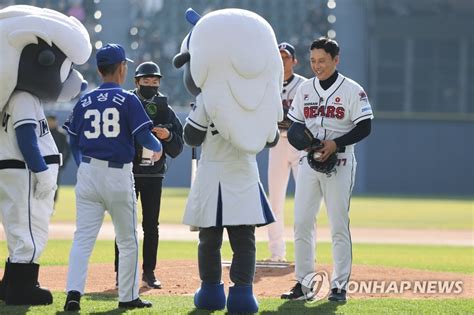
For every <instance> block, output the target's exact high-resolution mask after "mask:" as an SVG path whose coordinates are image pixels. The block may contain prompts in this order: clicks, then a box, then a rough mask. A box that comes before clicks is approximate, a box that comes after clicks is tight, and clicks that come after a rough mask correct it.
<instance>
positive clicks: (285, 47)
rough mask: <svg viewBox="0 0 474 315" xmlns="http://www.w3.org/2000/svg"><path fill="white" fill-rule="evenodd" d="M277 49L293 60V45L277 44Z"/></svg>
mask: <svg viewBox="0 0 474 315" xmlns="http://www.w3.org/2000/svg"><path fill="white" fill-rule="evenodd" d="M278 49H279V50H280V51H284V52H286V53H288V54H289V55H290V56H291V57H293V58H295V47H293V45H291V44H289V43H287V42H283V43H280V44H278Z"/></svg>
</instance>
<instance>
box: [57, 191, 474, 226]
mask: <svg viewBox="0 0 474 315" xmlns="http://www.w3.org/2000/svg"><path fill="white" fill-rule="evenodd" d="M187 194H188V189H185V188H165V189H164V190H163V197H162V206H161V213H160V222H161V223H176V224H179V223H181V220H182V217H183V212H184V207H185V204H186V198H187ZM350 211H351V214H350V215H351V226H352V227H367V228H399V229H441V230H472V229H473V227H474V200H472V199H463V200H457V199H435V198H433V199H423V198H396V197H384V198H382V197H357V196H355V197H353V198H352V200H351V210H350ZM139 213H140V211H139ZM75 215H76V214H75V197H74V190H73V187H71V186H61V188H60V192H59V198H58V203H57V204H56V212H55V214H54V216H53V218H52V220H53V222H73V221H74V220H75ZM106 220H110V217H109V216H106ZM285 224H286V225H287V226H293V197H292V196H289V197H288V198H287V201H286V205H285ZM327 224H328V220H327V215H326V208H325V207H324V205H323V207H322V208H321V210H320V213H319V216H318V225H319V226H327Z"/></svg>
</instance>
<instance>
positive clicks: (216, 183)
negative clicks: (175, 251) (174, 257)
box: [173, 9, 283, 313]
mask: <svg viewBox="0 0 474 315" xmlns="http://www.w3.org/2000/svg"><path fill="white" fill-rule="evenodd" d="M186 19H187V20H188V22H190V23H191V24H193V25H194V28H193V29H192V31H191V32H190V33H189V34H188V35H187V36H186V38H185V39H184V40H183V43H182V45H181V51H180V53H179V54H178V55H176V56H175V58H174V60H173V62H174V65H175V66H176V67H178V68H180V67H182V66H184V81H185V85H186V88H187V89H188V91H189V92H190V93H191V94H193V95H194V96H196V103H195V106H194V107H193V110H192V111H191V113H190V114H189V116H188V117H187V119H186V125H185V128H184V139H185V141H186V143H187V144H188V145H191V146H199V145H201V144H202V150H201V158H200V161H199V165H198V168H197V173H196V177H195V180H194V182H193V184H192V187H191V191H190V193H189V198H188V202H187V205H186V211H185V215H184V223H185V224H188V225H191V226H195V227H199V247H198V260H199V274H200V278H201V281H202V282H201V287H200V288H199V289H198V291H197V292H196V294H195V296H194V304H195V306H196V307H197V308H198V309H208V310H219V309H224V308H225V306H226V296H225V292H224V286H223V283H222V281H221V274H222V268H221V253H220V249H221V245H222V235H223V229H224V228H226V229H227V233H228V235H229V240H230V243H231V247H232V250H233V253H234V255H233V260H232V265H231V269H230V278H231V280H232V282H233V283H234V286H233V287H231V288H230V289H229V295H228V299H227V310H228V311H229V312H231V313H234V312H257V311H258V303H257V300H256V298H255V297H254V295H253V289H252V285H253V278H254V275H255V255H256V249H255V226H262V225H266V224H269V223H272V222H274V217H273V213H272V211H271V209H270V206H269V204H268V200H267V197H266V196H265V192H264V191H263V189H262V186H261V183H260V178H259V173H258V167H257V162H256V154H257V153H258V152H260V151H261V150H262V149H264V148H265V147H266V146H267V147H268V146H272V145H275V144H276V143H277V141H278V128H277V122H278V121H280V120H282V118H283V111H282V107H281V105H280V104H281V100H280V91H281V89H282V83H283V65H282V61H281V58H280V53H279V51H278V47H277V42H276V38H275V34H274V32H273V29H272V27H271V26H270V24H268V22H267V21H265V20H264V19H263V18H262V17H260V16H259V15H257V14H255V13H253V12H250V11H246V10H241V9H224V10H218V11H214V12H211V13H209V14H207V15H205V16H203V17H200V16H199V15H198V14H197V13H196V12H195V11H193V10H192V9H188V11H187V12H186Z"/></svg>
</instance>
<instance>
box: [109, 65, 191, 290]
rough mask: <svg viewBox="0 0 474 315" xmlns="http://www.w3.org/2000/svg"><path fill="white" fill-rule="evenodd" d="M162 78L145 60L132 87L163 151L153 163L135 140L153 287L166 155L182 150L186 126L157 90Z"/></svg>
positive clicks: (146, 270)
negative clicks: (151, 123) (151, 122)
mask: <svg viewBox="0 0 474 315" xmlns="http://www.w3.org/2000/svg"><path fill="white" fill-rule="evenodd" d="M161 78H162V75H161V72H160V68H159V67H158V65H157V64H156V63H154V62H144V63H141V64H140V65H138V67H137V69H136V71H135V86H136V89H135V90H133V93H135V94H136V95H137V96H138V98H139V99H140V101H141V103H142V105H143V107H144V108H145V111H146V112H147V114H148V116H149V117H150V119H151V120H152V121H153V125H154V128H153V130H152V131H153V133H154V134H155V136H156V137H157V138H158V139H160V141H161V143H162V145H163V149H164V153H166V154H163V155H162V156H161V159H160V160H159V161H157V162H155V163H154V164H150V160H149V159H148V156H147V153H148V152H147V149H144V148H143V147H142V146H141V145H140V144H138V142H135V157H134V160H133V174H134V177H135V192H136V194H137V198H140V200H141V203H142V214H143V219H142V227H143V234H144V235H143V275H142V280H143V282H144V284H145V285H146V286H148V287H149V288H152V289H160V288H161V282H160V281H159V280H158V279H157V278H156V277H155V273H154V270H155V267H156V257H157V253H158V240H159V233H158V225H159V222H158V220H159V216H160V203H161V188H162V183H163V178H164V177H165V172H166V155H168V156H170V157H171V158H175V157H176V156H178V154H180V153H181V151H183V136H182V135H183V126H182V124H181V122H180V121H179V118H178V117H177V116H176V114H175V112H174V111H173V110H172V109H171V107H170V106H168V102H167V98H166V96H163V94H161V93H160V92H158V88H159V87H160V80H161ZM117 271H118V248H117V245H115V272H117Z"/></svg>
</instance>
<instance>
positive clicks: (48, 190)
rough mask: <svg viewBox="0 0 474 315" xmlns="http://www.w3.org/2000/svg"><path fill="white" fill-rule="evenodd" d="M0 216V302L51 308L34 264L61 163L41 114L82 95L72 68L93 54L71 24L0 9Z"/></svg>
mask: <svg viewBox="0 0 474 315" xmlns="http://www.w3.org/2000/svg"><path fill="white" fill-rule="evenodd" d="M0 41H1V42H0V46H1V51H2V57H1V58H0V118H1V122H2V125H1V126H0V127H1V128H0V148H1V149H0V213H1V216H2V222H3V227H4V230H5V234H6V238H7V244H8V254H9V257H8V259H7V261H6V264H5V271H4V275H3V280H2V282H1V283H0V299H1V300H5V303H6V304H11V305H40V304H51V303H52V302H53V297H52V295H51V292H50V291H48V290H47V289H43V288H41V287H40V285H39V283H38V272H39V265H38V259H39V257H40V256H41V253H42V252H43V249H44V247H45V245H46V242H47V240H48V225H49V218H50V216H51V214H52V212H53V205H54V201H53V198H54V192H55V190H56V188H57V185H56V181H57V174H58V167H59V165H60V164H61V156H60V154H59V153H58V149H57V147H56V145H55V143H54V140H53V137H52V136H51V133H50V132H49V128H48V124H47V121H46V118H45V115H44V111H43V104H44V102H46V101H49V102H55V101H68V100H71V99H72V98H73V97H75V96H76V95H78V94H79V92H80V91H81V89H84V88H85V86H86V85H85V82H84V81H83V78H82V76H81V74H80V73H79V72H77V71H76V70H73V69H72V65H73V64H83V63H85V62H86V61H87V59H89V56H90V54H91V51H92V47H91V44H90V39H89V35H88V33H87V31H86V29H85V27H84V26H83V25H82V24H81V23H80V22H79V21H78V20H77V19H75V18H74V17H67V16H65V15H63V14H61V13H59V12H56V11H53V10H49V9H41V8H37V7H33V6H26V5H14V6H9V7H6V8H5V9H3V10H0Z"/></svg>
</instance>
